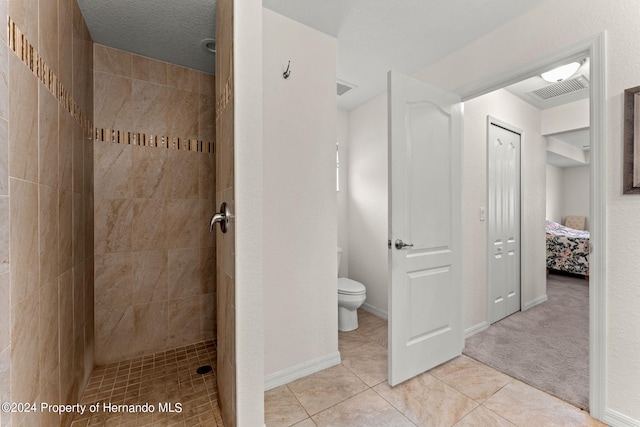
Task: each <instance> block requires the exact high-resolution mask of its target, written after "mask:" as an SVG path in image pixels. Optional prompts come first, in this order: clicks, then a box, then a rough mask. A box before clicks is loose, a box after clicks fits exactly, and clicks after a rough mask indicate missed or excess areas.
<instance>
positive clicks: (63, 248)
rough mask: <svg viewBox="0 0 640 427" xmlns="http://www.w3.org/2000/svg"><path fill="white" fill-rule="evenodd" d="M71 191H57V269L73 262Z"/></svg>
mask: <svg viewBox="0 0 640 427" xmlns="http://www.w3.org/2000/svg"><path fill="white" fill-rule="evenodd" d="M72 196H73V193H72V192H71V191H65V190H59V192H58V271H59V272H62V271H65V270H68V269H70V268H71V266H72V263H73V197H72Z"/></svg>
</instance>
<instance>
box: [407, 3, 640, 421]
mask: <svg viewBox="0 0 640 427" xmlns="http://www.w3.org/2000/svg"><path fill="white" fill-rule="evenodd" d="M639 15H640V3H639V2H637V1H633V0H621V1H618V2H616V5H615V7H614V8H613V7H611V2H610V1H607V0H589V1H588V7H585V2H584V1H579V0H564V1H561V2H558V1H555V0H545V1H544V2H542V3H541V4H540V5H539V6H537V7H534V8H533V9H531V10H530V11H529V12H527V13H525V14H523V15H521V16H519V17H517V18H515V19H513V20H512V21H510V22H509V23H507V24H505V25H503V26H502V27H500V28H497V29H496V30H494V31H492V32H491V33H489V34H487V35H486V36H484V37H480V38H478V39H476V40H475V41H473V42H472V43H469V44H468V45H467V46H465V47H463V48H461V49H459V50H458V51H456V52H454V53H453V54H451V55H449V56H448V57H446V58H444V59H443V60H441V61H439V62H438V63H436V64H434V65H432V66H430V67H428V68H426V69H425V70H423V71H421V72H420V76H421V77H422V78H423V79H424V80H426V81H430V82H432V83H433V84H436V85H439V86H442V87H445V88H449V89H452V90H453V89H455V88H460V87H464V86H467V85H471V84H473V83H474V82H478V81H486V80H488V79H490V78H493V77H495V76H497V75H499V74H500V73H503V72H509V71H511V70H514V69H516V68H517V67H522V66H525V65H527V64H528V63H531V62H532V61H534V60H535V59H537V58H539V57H542V56H545V55H550V54H552V53H554V52H556V51H558V50H560V49H562V48H565V47H567V46H571V45H574V44H576V43H578V42H581V41H583V40H586V39H587V38H590V37H592V36H593V35H595V34H600V33H602V32H603V31H606V48H607V52H606V67H605V68H606V73H607V82H606V101H605V102H606V105H605V109H606V122H605V140H604V141H592V144H598V143H601V144H604V145H605V147H604V150H605V159H606V161H607V167H606V177H605V181H606V200H607V204H606V218H607V221H606V226H607V230H606V242H604V243H603V245H604V246H605V249H606V252H607V256H606V260H607V261H606V288H607V293H606V294H607V300H606V316H607V318H606V328H607V329H606V349H605V351H606V391H605V394H606V409H605V411H606V414H605V415H606V417H605V418H606V420H624V422H626V423H627V425H640V405H638V401H639V400H640V334H638V333H637V331H636V329H637V328H636V326H635V325H638V324H640V310H638V300H639V299H640V287H638V283H640V263H638V262H637V261H636V258H637V254H638V252H640V241H639V240H638V238H637V236H638V235H640V222H638V221H637V220H636V218H637V212H638V211H639V210H640V198H638V197H635V196H624V195H622V190H621V189H622V172H621V170H620V168H621V165H622V143H621V141H622V123H623V120H622V117H623V109H622V105H623V102H622V97H623V92H624V90H625V89H627V88H630V87H634V86H637V85H638V73H637V70H638V69H640V55H638V54H637V48H636V47H637V41H638V40H640V26H639V25H638V24H637V17H638V16H639ZM542 191H544V189H541V192H542ZM617 422H618V423H620V421H617Z"/></svg>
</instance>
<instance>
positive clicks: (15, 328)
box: [0, 0, 216, 427]
mask: <svg viewBox="0 0 640 427" xmlns="http://www.w3.org/2000/svg"><path fill="white" fill-rule="evenodd" d="M0 19H2V20H3V22H5V23H8V30H7V31H0V41H1V43H0V402H52V403H54V402H57V403H62V404H65V403H66V404H73V403H77V402H79V401H80V400H81V398H82V396H83V393H84V392H85V390H86V388H87V384H88V383H89V379H90V375H91V373H92V369H93V367H94V366H105V367H106V366H114V364H115V365H118V366H119V365H120V364H126V363H129V364H131V363H133V362H131V360H137V359H140V360H145V357H147V358H148V357H152V359H153V358H156V359H158V360H160V359H162V358H163V357H164V358H165V359H166V355H168V354H173V353H171V352H173V351H174V350H173V349H175V348H177V347H178V348H180V349H181V350H178V354H180V353H179V352H180V351H182V349H184V348H191V347H193V346H196V347H193V348H206V349H207V351H209V352H210V351H211V350H210V349H211V344H203V342H204V343H211V342H212V340H213V339H214V337H215V323H216V320H215V319H216V303H215V301H216V294H215V292H216V283H215V282H216V267H215V258H216V253H215V235H213V234H210V233H209V230H208V220H209V219H210V217H211V215H212V213H213V212H215V211H216V206H215V162H214V144H213V143H214V140H215V116H214V115H215V111H214V108H215V97H214V79H213V76H211V75H208V74H205V73H201V72H197V71H194V70H190V69H187V68H184V67H179V66H176V65H172V64H168V63H164V62H161V61H155V60H152V59H149V58H145V57H142V56H138V55H134V54H131V53H127V52H123V51H119V50H115V49H111V48H108V47H105V46H100V45H94V43H93V42H92V40H91V36H90V34H89V31H88V28H87V26H86V24H85V22H84V19H83V17H82V14H81V12H80V9H79V7H78V5H77V3H76V1H75V0H58V1H44V0H40V1H35V0H15V1H3V0H0ZM203 345H204V346H205V347H202V346H203ZM197 346H200V347H197ZM94 349H95V353H94ZM159 355H160V356H159ZM210 356H211V354H210V353H208V356H207V357H209V358H210ZM185 357H187V359H189V358H190V357H191V358H193V356H185ZM200 358H201V356H198V357H196V359H197V360H200ZM153 360H155V359H153ZM176 360H177V361H176V366H178V365H179V359H176ZM189 360H190V359H189ZM213 360H215V357H213ZM141 363H142V362H141ZM213 364H214V366H215V362H214V363H213ZM185 416H186V415H185ZM36 420H37V421H36ZM71 421H72V414H69V413H67V414H62V415H59V414H55V413H52V412H35V413H33V412H32V413H28V412H13V413H12V412H2V411H0V427H5V426H9V425H12V426H19V425H36V423H37V422H39V423H40V425H43V426H49V425H51V426H53V425H69V424H70V423H71Z"/></svg>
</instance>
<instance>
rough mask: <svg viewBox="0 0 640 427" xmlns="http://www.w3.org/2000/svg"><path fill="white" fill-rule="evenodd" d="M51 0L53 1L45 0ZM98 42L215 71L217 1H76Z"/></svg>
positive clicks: (183, 64) (187, 65)
mask: <svg viewBox="0 0 640 427" xmlns="http://www.w3.org/2000/svg"><path fill="white" fill-rule="evenodd" d="M47 1H49V0H47ZM78 4H79V5H80V9H81V10H82V14H83V16H84V18H85V20H86V22H87V26H88V27H89V30H90V31H91V36H92V37H93V40H94V41H95V42H96V43H99V44H103V45H106V46H110V47H114V48H116V49H122V50H126V51H128V52H133V53H137V54H139V55H143V56H148V57H151V58H155V59H159V60H161V61H167V62H171V63H173V64H178V65H182V66H185V67H189V68H194V69H196V70H200V71H204V72H207V73H211V74H213V73H214V69H215V55H214V54H213V53H209V52H207V51H205V50H204V49H202V47H201V46H200V42H201V41H202V40H203V39H205V38H215V34H216V30H215V0H78Z"/></svg>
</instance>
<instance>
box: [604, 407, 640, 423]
mask: <svg viewBox="0 0 640 427" xmlns="http://www.w3.org/2000/svg"><path fill="white" fill-rule="evenodd" d="M603 421H604V422H605V423H607V424H608V425H610V426H613V427H640V421H638V420H634V419H633V418H631V417H628V416H626V415H624V414H621V413H619V412H616V411H613V410H611V409H606V410H605V411H604V420H603Z"/></svg>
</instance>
